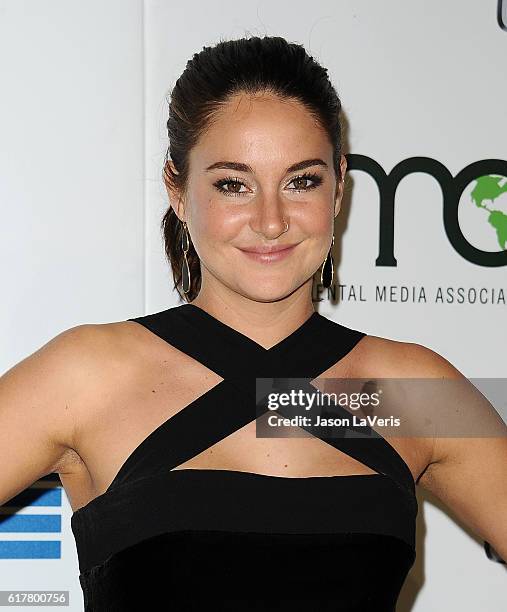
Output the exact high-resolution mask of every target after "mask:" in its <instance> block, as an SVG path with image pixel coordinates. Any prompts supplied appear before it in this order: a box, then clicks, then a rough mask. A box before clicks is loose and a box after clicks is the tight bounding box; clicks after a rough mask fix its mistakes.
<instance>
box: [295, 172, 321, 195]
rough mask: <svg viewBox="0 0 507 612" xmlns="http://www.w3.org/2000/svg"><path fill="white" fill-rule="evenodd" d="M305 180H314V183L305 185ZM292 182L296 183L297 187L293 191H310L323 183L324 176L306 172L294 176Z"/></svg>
mask: <svg viewBox="0 0 507 612" xmlns="http://www.w3.org/2000/svg"><path fill="white" fill-rule="evenodd" d="M305 181H312V182H313V185H305V184H304V183H305ZM291 183H294V184H296V188H295V189H292V190H291V191H310V189H315V187H318V186H319V185H321V184H322V177H321V176H320V175H318V174H312V173H305V174H301V175H299V176H296V177H294V178H293V179H292V181H291Z"/></svg>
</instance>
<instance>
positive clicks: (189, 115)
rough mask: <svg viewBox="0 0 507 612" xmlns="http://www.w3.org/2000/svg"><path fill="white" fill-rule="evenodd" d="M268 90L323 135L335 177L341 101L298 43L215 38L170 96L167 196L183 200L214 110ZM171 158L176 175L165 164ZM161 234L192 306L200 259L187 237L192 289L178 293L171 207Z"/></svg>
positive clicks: (177, 234)
mask: <svg viewBox="0 0 507 612" xmlns="http://www.w3.org/2000/svg"><path fill="white" fill-rule="evenodd" d="M242 92H244V93H246V94H256V93H263V92H266V93H271V94H275V95H278V96H279V97H280V98H283V99H290V100H295V101H298V102H300V103H302V104H303V105H304V106H305V107H306V108H307V109H308V111H309V112H310V113H311V114H312V115H313V116H314V117H315V119H316V120H317V122H318V123H319V125H321V126H322V128H323V129H324V130H325V132H326V133H327V134H328V136H329V140H330V142H331V144H332V146H333V164H334V170H335V173H336V176H337V177H338V179H339V180H341V176H340V158H341V154H342V150H341V149H342V143H341V140H342V135H341V124H340V117H339V115H340V110H341V103H340V99H339V97H338V95H337V93H336V91H335V89H334V87H333V85H332V84H331V82H330V80H329V77H328V74H327V69H326V68H323V67H322V66H321V65H320V64H319V63H318V62H317V61H316V60H315V59H314V58H313V57H311V56H309V55H308V54H307V52H306V51H305V49H304V47H303V46H302V45H299V44H296V43H289V42H287V40H285V39H284V38H281V37H280V36H265V37H263V38H259V37H257V36H253V37H249V38H241V39H238V40H228V41H224V40H221V41H220V42H219V43H218V44H216V45H215V46H214V47H203V49H202V51H200V52H199V53H195V54H194V55H193V57H192V58H191V59H190V60H189V61H188V62H187V65H186V67H185V70H184V71H183V73H182V74H181V76H180V77H179V78H178V80H177V81H176V83H175V85H174V88H173V89H172V91H171V92H170V100H169V119H168V120H167V132H168V136H169V147H168V149H167V153H166V158H165V164H164V171H163V178H164V182H165V184H166V187H167V188H168V189H169V190H170V192H172V193H179V194H181V196H182V197H183V196H184V194H185V190H186V188H187V180H188V171H189V153H190V150H191V149H192V147H193V146H194V145H195V144H196V143H197V142H198V139H199V137H200V136H201V134H202V133H203V132H204V130H205V129H206V127H207V126H208V125H209V123H210V122H211V120H212V119H213V116H214V114H215V113H217V112H218V111H219V110H220V108H221V106H223V105H224V104H226V103H227V101H228V99H229V98H230V97H231V96H233V95H234V94H237V93H242ZM169 159H171V160H172V163H173V164H174V167H175V168H176V172H177V173H175V172H173V171H172V168H171V166H170V165H169V163H168V161H169ZM161 229H162V233H163V238H164V244H165V253H166V257H167V259H168V261H169V263H170V265H171V268H172V272H173V277H174V288H175V289H177V290H178V292H179V294H180V295H181V297H182V298H183V299H185V300H187V301H189V302H191V301H192V300H193V299H194V298H195V297H197V294H198V293H199V290H200V287H201V271H200V263H199V257H198V256H197V253H196V252H195V249H194V247H193V245H192V241H191V240H190V249H189V251H188V253H187V258H188V263H189V268H190V275H191V285H190V291H189V292H188V293H187V294H185V293H183V290H182V288H181V280H182V273H181V268H182V263H183V251H182V249H181V238H182V233H183V231H184V230H183V224H182V223H181V222H180V220H179V219H178V217H177V215H176V213H175V212H174V210H173V208H172V206H169V207H168V209H167V211H166V212H165V214H164V216H163V219H162V223H161Z"/></svg>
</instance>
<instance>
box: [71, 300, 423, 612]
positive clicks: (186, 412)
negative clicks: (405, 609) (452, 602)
mask: <svg viewBox="0 0 507 612" xmlns="http://www.w3.org/2000/svg"><path fill="white" fill-rule="evenodd" d="M129 321H136V322H137V323H140V324H141V325H143V326H145V327H146V328H147V329H148V330H150V331H151V332H152V333H154V334H156V335H157V336H159V337H160V338H162V339H163V340H165V341H167V342H168V343H170V344H171V345H172V346H174V347H176V348H177V349H179V350H180V351H183V352H184V353H186V354H187V355H189V356H191V357H192V358H194V359H196V360H198V361H199V362H200V363H202V364H203V365H205V366H206V367H208V368H209V369H211V370H213V371H214V372H216V373H217V374H218V375H220V376H221V377H222V378H223V379H224V380H223V381H221V382H220V383H219V384H217V385H216V386H214V387H213V388H212V389H210V390H209V391H207V392H206V393H204V394H203V395H201V396H200V397H199V398H198V399H196V400H195V401H193V402H192V403H190V404H189V405H187V406H186V407H185V408H183V409H182V410H181V411H179V412H177V413H176V414H175V415H173V416H171V417H170V418H168V419H167V420H166V421H165V422H164V423H162V424H161V425H160V426H159V427H157V428H156V429H155V430H154V431H153V432H152V433H151V434H149V435H148V436H147V437H146V438H145V439H144V440H143V441H142V442H141V443H140V444H139V445H138V446H137V447H136V448H135V449H134V451H133V452H132V453H131V454H130V456H129V457H128V459H127V460H126V461H125V463H124V464H123V465H122V467H121V468H120V470H119V471H118V473H117V474H116V476H115V478H114V480H113V481H112V483H111V485H110V486H109V487H108V489H107V490H106V491H105V493H103V494H101V495H99V496H98V497H96V498H95V499H93V500H92V501H90V502H89V503H88V504H86V505H85V506H83V507H82V508H79V509H78V510H76V511H75V512H74V513H73V515H72V518H71V528H72V532H73V534H74V537H75V540H76V546H77V554H78V560H79V569H80V575H79V581H80V584H81V587H82V589H83V595H84V607H85V611H86V612H88V611H93V612H106V611H107V612H120V611H122V612H124V611H130V610H132V611H134V610H135V611H136V612H137V611H139V610H150V611H152V610H157V611H158V610H171V611H175V612H176V611H183V610H185V611H186V610H199V611H201V610H205V609H206V610H207V609H208V608H209V607H210V606H214V607H215V608H216V609H217V610H220V611H222V612H223V611H227V610H231V611H232V610H234V611H235V612H240V611H242V610H248V611H251V610H259V611H260V610H263V611H271V610H272V611H275V610H276V611H285V610H287V611H288V610H291V611H297V610H305V611H306V612H309V611H311V612H313V611H317V610H322V611H330V610H340V611H361V612H368V611H372V612H373V611H374V612H387V611H390V612H391V611H394V610H395V606H396V601H397V598H398V595H399V592H400V590H401V587H402V585H403V583H404V581H405V578H406V576H407V573H408V571H409V570H410V568H411V566H412V565H413V563H414V561H415V557H416V551H415V531H416V530H415V521H416V516H417V511H418V505H417V499H416V495H415V483H414V480H413V477H412V474H411V472H410V469H409V467H408V465H407V464H406V463H405V461H404V460H403V459H402V457H401V456H400V455H399V454H398V453H397V451H396V450H395V449H394V447H393V446H392V445H390V444H389V443H388V442H387V440H385V439H384V438H382V437H381V436H380V434H379V435H378V436H377V437H375V438H358V437H355V438H353V437H349V438H347V437H345V436H344V437H329V438H327V437H326V438H321V439H322V440H324V441H325V442H326V443H328V444H330V445H332V446H333V447H335V448H336V449H338V450H340V451H342V452H344V453H346V454H347V455H349V456H351V457H353V458H355V459H357V460H359V461H360V462H361V463H363V464H364V465H366V466H368V467H370V468H372V469H373V470H375V473H374V474H362V475H360V474H356V475H342V476H312V477H298V478H293V477H282V476H270V475H264V474H255V473H250V472H242V471H232V470H225V469H192V468H190V469H185V468H182V469H173V468H176V467H177V466H178V465H180V464H182V463H184V462H186V461H188V460H190V459H191V458H192V457H194V456H196V455H197V454H199V453H201V452H202V451H204V450H205V449H207V448H209V447H210V446H212V445H214V444H215V443H217V442H218V441H220V440H221V439H223V438H225V437H226V436H228V435H230V434H232V433H234V432H235V431H237V430H238V429H240V428H241V427H243V426H244V425H246V424H248V423H249V422H251V421H252V420H253V419H254V418H256V406H255V403H256V401H255V379H256V378H261V377H265V378H269V377H273V376H276V377H295V378H297V377H300V378H307V379H309V380H313V379H314V378H317V377H318V376H319V375H320V374H322V373H323V372H325V371H326V370H327V369H328V368H330V367H331V366H332V365H334V364H335V363H337V362H338V361H340V360H341V359H342V358H343V357H344V356H345V355H347V353H349V351H351V350H352V349H353V347H354V346H355V345H356V344H357V343H358V342H359V340H361V338H363V336H365V335H366V334H365V333H363V332H360V331H358V330H354V329H350V328H347V327H345V326H343V325H341V324H339V323H337V322H334V321H331V320H330V319H328V318H326V317H324V316H322V315H320V314H319V313H317V312H314V313H313V314H312V315H311V316H310V317H309V318H308V319H307V320H306V321H305V322H304V323H303V324H302V325H301V326H300V327H299V328H298V329H296V330H295V331H294V332H293V333H292V334H290V335H289V336H288V337H287V338H285V339H283V340H282V341H281V342H279V343H278V344H276V345H275V346H273V347H272V348H270V349H265V348H264V347H262V346H261V345H259V344H257V343H256V342H255V341H253V340H251V339H250V338H248V337H247V336H245V335H244V334H242V333H240V332H238V331H236V330H234V329H233V328H231V327H229V326H228V325H226V324H225V323H223V322H221V321H220V320H218V319H216V318H215V317H214V316H212V315H211V314H209V313H207V312H206V311H204V310H203V309H201V308H200V307H198V306H195V305H193V304H183V305H181V306H177V307H173V308H169V309H167V310H164V311H162V312H157V313H155V314H149V315H146V316H142V317H137V318H133V319H129ZM246 373H247V374H246ZM312 388H313V387H312ZM313 390H315V388H313ZM319 437H320V436H319Z"/></svg>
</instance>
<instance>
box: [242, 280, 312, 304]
mask: <svg viewBox="0 0 507 612" xmlns="http://www.w3.org/2000/svg"><path fill="white" fill-rule="evenodd" d="M299 286H300V285H299V284H298V283H287V282H285V283H273V284H266V285H265V286H261V285H260V284H255V285H254V284H252V285H249V286H245V285H244V284H243V285H242V286H241V287H238V289H237V291H238V293H241V295H243V296H244V297H246V298H248V299H250V300H252V301H254V302H265V303H270V302H278V301H280V300H283V299H285V298H287V297H288V296H289V295H291V293H293V292H294V291H296V289H298V287H299Z"/></svg>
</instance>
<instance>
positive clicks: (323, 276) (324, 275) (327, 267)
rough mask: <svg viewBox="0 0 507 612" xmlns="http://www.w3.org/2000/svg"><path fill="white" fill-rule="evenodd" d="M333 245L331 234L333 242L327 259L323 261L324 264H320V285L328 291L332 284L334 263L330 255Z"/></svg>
mask: <svg viewBox="0 0 507 612" xmlns="http://www.w3.org/2000/svg"><path fill="white" fill-rule="evenodd" d="M333 245H334V234H333V240H332V241H331V248H330V249H329V252H328V254H327V257H326V259H325V260H324V263H323V264H322V267H321V269H320V284H321V285H322V286H323V287H325V288H326V289H329V287H331V285H332V284H333V282H334V261H333V255H332V253H331V249H332V248H333Z"/></svg>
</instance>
